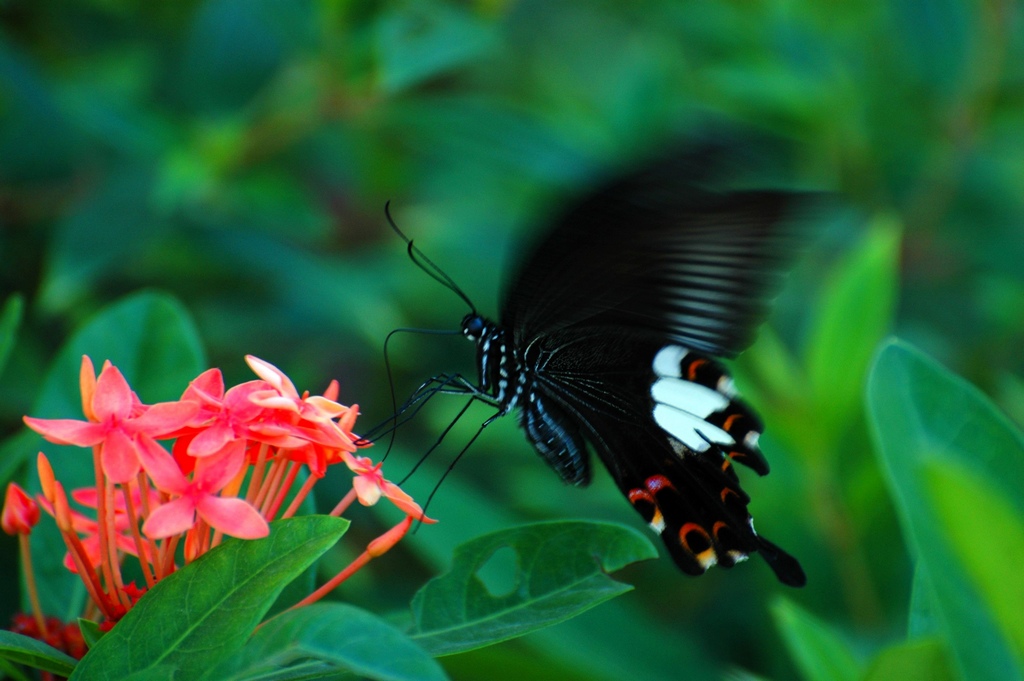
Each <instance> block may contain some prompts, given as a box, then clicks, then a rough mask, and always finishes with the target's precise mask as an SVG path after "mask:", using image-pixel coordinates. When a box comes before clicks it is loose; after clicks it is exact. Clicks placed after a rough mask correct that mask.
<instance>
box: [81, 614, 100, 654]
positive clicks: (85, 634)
mask: <svg viewBox="0 0 1024 681" xmlns="http://www.w3.org/2000/svg"><path fill="white" fill-rule="evenodd" d="M78 629H79V630H80V631H81V632H82V638H83V639H84V640H85V645H86V646H88V647H89V648H93V647H95V646H96V644H97V643H99V640H100V639H101V638H103V637H104V636H105V635H106V633H107V632H105V631H103V630H102V629H100V625H99V624H97V623H96V622H93V621H92V620H87V619H85V618H84V617H79V618H78Z"/></svg>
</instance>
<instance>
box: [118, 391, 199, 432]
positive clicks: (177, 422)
mask: <svg viewBox="0 0 1024 681" xmlns="http://www.w3.org/2000/svg"><path fill="white" fill-rule="evenodd" d="M198 412H199V403H197V402H192V401H191V400H185V401H183V402H158V403H157V404H154V405H152V406H151V407H150V408H149V409H147V410H146V413H145V414H143V415H142V416H139V417H138V418H134V419H132V420H131V421H130V428H131V431H132V432H133V433H147V434H148V435H152V436H153V437H159V436H161V435H164V434H165V433H170V432H171V431H174V430H178V429H180V428H183V427H185V425H187V424H188V422H189V421H191V420H192V417H193V416H195V415H196V414H197V413H198Z"/></svg>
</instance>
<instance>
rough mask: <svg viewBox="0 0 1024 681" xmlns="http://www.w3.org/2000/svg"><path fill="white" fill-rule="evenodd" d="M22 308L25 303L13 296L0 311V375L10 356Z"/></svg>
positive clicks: (19, 297) (20, 298)
mask: <svg viewBox="0 0 1024 681" xmlns="http://www.w3.org/2000/svg"><path fill="white" fill-rule="evenodd" d="M24 307H25V301H24V300H23V299H22V297H21V296H18V295H14V296H11V297H9V298H8V299H7V302H6V303H4V309H3V310H2V311H0V374H2V373H3V370H4V365H5V364H7V357H8V355H10V354H11V348H12V347H13V346H14V339H15V337H16V336H17V333H18V326H19V325H20V324H21V314H22V310H23V309H24Z"/></svg>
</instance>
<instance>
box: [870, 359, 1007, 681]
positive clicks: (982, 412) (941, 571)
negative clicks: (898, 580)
mask: <svg viewBox="0 0 1024 681" xmlns="http://www.w3.org/2000/svg"><path fill="white" fill-rule="evenodd" d="M867 398H868V411H869V414H870V418H871V423H872V427H873V431H874V436H875V441H876V449H877V451H878V456H879V459H880V462H881V465H882V468H883V470H884V471H885V474H886V478H887V481H888V484H889V488H890V492H891V494H892V496H893V498H894V499H895V501H896V504H897V508H898V510H899V512H900V519H901V522H902V524H903V528H904V532H905V534H906V536H907V537H908V538H909V539H910V543H911V545H912V548H913V550H914V553H915V555H916V557H917V561H918V567H917V569H918V570H919V571H920V572H921V573H922V575H923V576H924V578H926V579H927V580H928V581H929V582H930V583H931V585H932V587H933V591H934V595H935V602H934V605H935V609H936V611H937V613H938V614H939V619H941V621H942V624H943V629H944V632H945V637H946V640H947V641H948V642H949V644H950V648H951V650H952V652H953V656H954V659H955V660H956V662H957V665H958V666H959V671H960V673H961V674H962V675H963V677H964V678H965V679H967V680H968V681H971V680H972V679H990V678H1002V679H1020V678H1024V675H1022V672H1021V670H1020V669H1019V668H1018V667H1017V665H1016V661H1015V659H1014V655H1013V653H1012V651H1011V650H1010V649H1009V648H1008V647H1007V645H1006V642H1005V640H1004V639H1003V637H1002V636H1001V635H1000V630H999V627H998V626H997V624H996V621H995V620H994V618H993V614H992V613H991V612H990V611H989V610H988V608H987V607H986V602H985V599H984V598H983V597H982V594H981V593H980V592H979V591H978V588H977V587H976V586H975V585H974V584H973V582H972V580H971V578H970V576H969V575H968V574H967V572H966V571H965V568H964V567H963V565H962V564H961V563H960V560H959V558H958V556H957V553H956V551H955V550H954V548H953V546H952V545H951V543H950V542H951V538H950V536H949V535H948V533H947V528H946V527H945V526H944V524H943V523H942V522H941V521H940V520H939V518H937V517H936V514H935V509H934V508H933V505H932V503H931V501H930V497H929V494H930V493H929V490H928V488H927V486H926V484H927V483H926V478H925V471H926V470H928V466H929V465H932V464H934V463H936V462H942V463H952V464H954V465H959V466H962V467H964V468H966V469H969V470H973V471H976V472H977V473H979V474H981V475H983V476H985V477H987V478H988V479H989V480H991V481H992V484H993V485H994V486H995V487H996V488H998V489H999V491H1000V492H1002V493H1003V494H1005V495H1006V496H1007V498H1009V499H1013V500H1018V499H1020V497H1021V495H1022V494H1024V455H1022V452H1024V439H1022V437H1021V435H1020V433H1019V432H1017V431H1016V429H1014V428H1013V426H1012V424H1010V423H1009V421H1008V420H1007V419H1006V417H1005V416H1003V415H1002V414H1001V413H999V412H998V410H996V409H995V408H994V407H993V406H992V404H991V402H989V401H988V399H987V398H985V396H984V395H982V394H981V393H980V392H979V391H978V390H977V389H976V388H974V387H973V386H971V385H969V384H968V383H966V382H965V381H963V380H962V379H960V378H958V377H956V376H954V375H952V374H951V373H949V372H948V371H946V370H945V369H943V368H942V367H941V366H939V365H938V364H936V363H935V362H934V361H933V360H931V359H929V358H927V357H925V356H924V355H923V354H921V353H920V352H919V351H917V350H915V349H913V348H912V347H910V346H909V345H906V344H905V343H901V342H899V341H890V342H888V343H887V344H885V345H884V346H883V347H882V349H881V351H880V352H879V354H878V356H877V358H876V360H875V364H874V367H873V368H872V370H871V374H870V377H869V381H868V391H867ZM1017 507H1018V508H1024V503H1017ZM978 531H980V530H978Z"/></svg>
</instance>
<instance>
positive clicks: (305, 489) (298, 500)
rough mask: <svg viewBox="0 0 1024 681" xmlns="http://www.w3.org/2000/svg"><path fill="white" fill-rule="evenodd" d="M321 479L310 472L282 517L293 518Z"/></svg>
mask: <svg viewBox="0 0 1024 681" xmlns="http://www.w3.org/2000/svg"><path fill="white" fill-rule="evenodd" d="M319 479H320V478H318V477H316V476H315V475H313V474H312V473H310V474H309V477H308V478H306V482H304V483H302V487H301V488H299V491H298V492H296V493H295V498H294V499H292V503H290V504H289V505H288V508H286V509H285V511H284V513H283V514H281V517H282V518H291V517H292V516H293V515H295V512H296V511H297V510H299V506H301V505H302V502H303V501H305V500H306V497H307V496H309V493H310V492H311V491H312V490H313V485H315V484H316V481H317V480H319ZM353 491H354V490H353Z"/></svg>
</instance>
